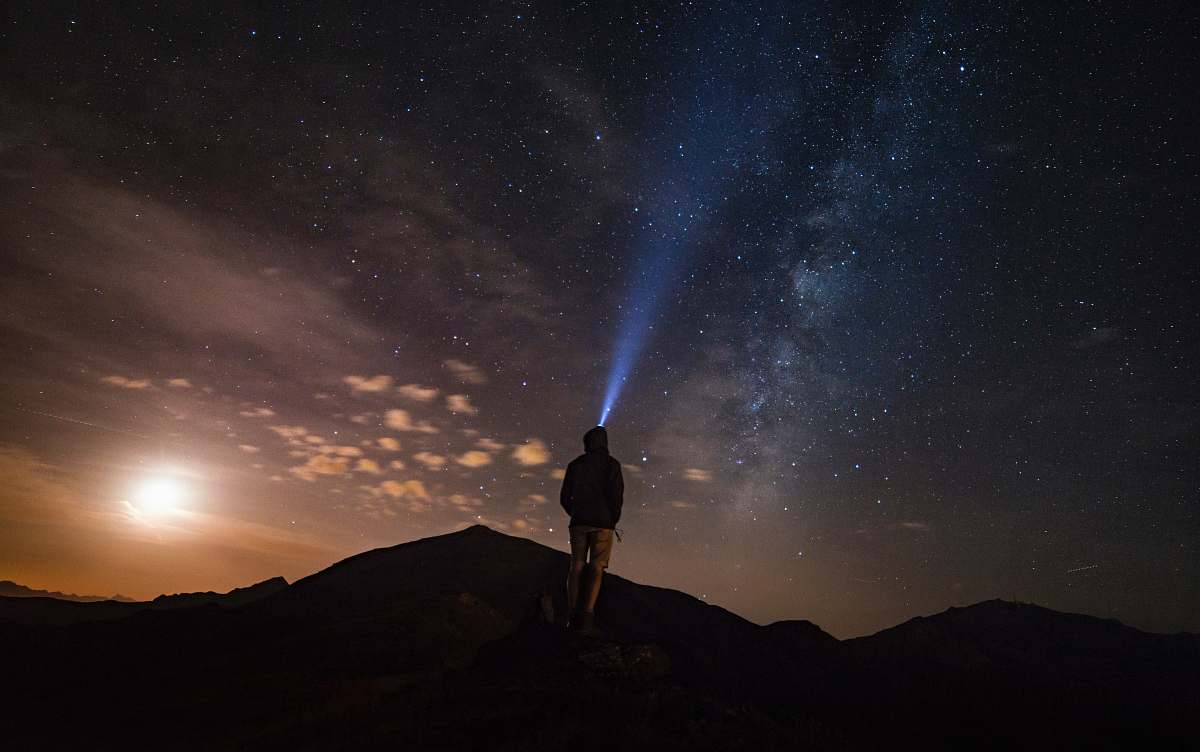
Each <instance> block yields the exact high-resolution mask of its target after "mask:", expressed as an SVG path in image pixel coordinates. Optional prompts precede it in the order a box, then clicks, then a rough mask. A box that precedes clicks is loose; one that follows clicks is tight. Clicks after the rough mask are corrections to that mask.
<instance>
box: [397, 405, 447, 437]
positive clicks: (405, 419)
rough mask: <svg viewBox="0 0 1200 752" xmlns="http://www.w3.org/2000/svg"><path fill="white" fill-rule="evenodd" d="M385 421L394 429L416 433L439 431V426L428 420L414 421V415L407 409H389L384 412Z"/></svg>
mask: <svg viewBox="0 0 1200 752" xmlns="http://www.w3.org/2000/svg"><path fill="white" fill-rule="evenodd" d="M383 422H384V424H386V425H387V427H388V428H391V429H392V430H394V431H405V432H410V433H411V432H416V433H437V432H438V429H437V426H435V425H433V424H431V423H430V422H429V421H427V420H422V421H420V422H419V423H414V422H413V419H412V416H411V415H409V414H408V411H407V410H399V409H397V410H388V411H387V412H386V413H384V414H383Z"/></svg>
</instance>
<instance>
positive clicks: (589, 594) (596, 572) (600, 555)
mask: <svg viewBox="0 0 1200 752" xmlns="http://www.w3.org/2000/svg"><path fill="white" fill-rule="evenodd" d="M612 535H613V534H612V531H611V530H598V531H596V532H594V533H590V534H589V537H590V538H591V540H590V541H589V543H590V544H591V545H589V546H588V548H589V549H590V554H591V556H590V561H589V562H588V569H589V570H590V571H591V577H589V578H588V584H587V589H586V590H585V591H584V600H583V610H584V613H588V614H590V613H592V612H593V611H595V610H596V599H597V598H599V597H600V580H601V579H602V578H603V577H604V570H605V569H607V568H608V559H609V557H610V556H611V555H612Z"/></svg>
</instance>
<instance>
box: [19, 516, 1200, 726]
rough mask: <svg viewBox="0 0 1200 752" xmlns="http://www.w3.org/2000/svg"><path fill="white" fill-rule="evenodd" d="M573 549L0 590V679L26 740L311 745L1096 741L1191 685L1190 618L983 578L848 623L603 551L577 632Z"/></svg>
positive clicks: (479, 544) (510, 543) (405, 548)
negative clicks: (680, 579)
mask: <svg viewBox="0 0 1200 752" xmlns="http://www.w3.org/2000/svg"><path fill="white" fill-rule="evenodd" d="M565 568H566V555H565V554H563V553H561V552H558V551H555V550H553V549H550V548H547V547H545V546H542V545H539V544H537V543H534V542H532V541H529V540H526V539H522V538H516V537H511V536H507V535H503V534H500V533H497V532H495V531H492V530H490V529H488V528H485V527H482V526H476V527H472V528H469V529H466V530H463V531H460V532H457V533H453V534H449V535H443V536H437V537H433V538H427V539H424V540H419V541H414V542H411V543H406V544H402V545H398V546H393V547H390V548H383V549H377V550H374V551H368V552H365V553H362V554H359V555H357V556H353V557H350V558H348V559H346V560H344V561H341V562H339V563H337V564H335V565H333V566H331V567H329V568H328V569H326V570H323V571H321V572H318V573H316V574H314V575H312V576H310V577H306V578H304V579H301V580H299V581H297V582H296V583H294V584H292V585H290V586H289V585H286V583H281V582H279V581H268V583H264V584H262V585H261V586H256V588H254V589H251V590H249V591H248V595H247V594H244V595H243V596H242V597H240V598H239V599H236V600H235V599H233V598H232V597H228V598H225V600H224V602H222V601H220V599H217V600H214V599H213V598H206V597H203V596H199V597H195V598H184V599H179V598H176V599H174V600H169V601H167V602H169V603H172V604H173V606H172V607H169V608H168V607H158V608H154V607H143V608H139V609H137V610H136V611H132V612H130V613H128V614H126V615H121V616H117V617H115V618H108V619H105V620H99V621H78V620H77V621H76V622H75V623H68V622H63V621H62V620H61V619H60V620H59V621H60V623H59V624H58V625H55V624H47V623H42V624H31V623H29V622H30V619H29V618H28V613H26V614H25V617H26V618H25V619H24V621H25V623H18V622H17V621H15V620H13V619H11V618H6V617H5V611H4V610H3V609H0V639H4V640H5V644H6V645H8V646H10V647H11V648H12V650H11V654H12V655H13V656H14V659H13V660H12V661H11V673H10V676H11V677H12V681H11V682H8V683H7V684H8V686H9V687H15V688H18V689H19V691H18V692H15V693H14V695H13V696H12V697H9V698H7V699H6V700H5V704H6V707H9V708H10V709H14V710H15V711H17V712H16V715H15V717H20V718H24V719H26V721H25V722H24V723H23V724H21V725H20V726H19V728H18V730H17V732H16V737H15V738H16V739H18V740H24V741H25V742H27V743H30V744H33V743H37V744H38V745H39V746H42V747H46V746H51V747H54V746H67V745H69V743H70V742H77V741H80V740H81V739H86V741H87V743H88V744H90V745H92V746H99V747H105V746H117V745H118V741H119V740H120V741H123V742H124V743H129V744H135V746H136V743H137V742H138V741H141V742H145V743H150V741H151V740H156V739H161V738H163V735H164V734H170V735H171V739H172V740H173V741H174V742H176V744H175V746H178V747H186V748H212V747H223V748H224V747H230V746H252V747H255V748H264V747H266V748H271V747H280V748H285V747H286V748H297V747H298V748H311V749H321V748H328V747H339V748H341V747H346V746H350V747H371V746H382V745H389V746H396V745H400V744H403V745H404V746H406V747H407V748H414V749H463V748H472V747H475V746H478V745H479V744H481V743H483V742H485V741H486V743H487V745H488V746H489V747H490V748H494V749H543V748H545V749H559V748H563V747H564V746H572V747H576V746H582V747H583V748H585V749H587V748H592V747H590V746H588V744H589V742H587V739H589V738H592V736H593V733H592V732H593V730H594V728H595V726H596V725H597V723H601V724H602V725H603V726H604V728H605V732H604V733H605V736H604V737H603V738H604V739H605V740H607V741H606V743H605V746H606V747H608V746H612V745H614V744H615V745H616V746H618V748H642V747H647V746H654V747H655V748H665V749H795V748H798V747H800V748H812V749H845V748H873V747H876V746H878V745H880V744H882V743H885V742H889V740H890V741H891V742H893V743H894V742H895V740H896V739H897V738H913V737H911V736H908V735H910V734H919V735H920V738H921V739H922V742H921V744H922V746H924V747H930V748H949V747H952V746H958V745H961V744H970V745H971V746H973V747H975V748H979V747H989V746H990V747H995V748H1003V747H1007V746H1012V745H1015V744H1020V745H1021V746H1023V747H1026V748H1029V747H1039V746H1044V747H1050V746H1055V745H1058V744H1063V743H1068V744H1069V745H1070V746H1075V744H1076V743H1082V742H1087V743H1089V744H1092V745H1098V746H1105V745H1106V744H1116V743H1117V742H1118V741H1122V740H1124V741H1128V740H1130V739H1139V740H1143V741H1144V740H1146V739H1151V738H1153V739H1158V740H1161V741H1162V742H1163V743H1169V742H1170V740H1172V739H1176V738H1183V735H1184V734H1185V733H1190V732H1189V731H1188V730H1187V729H1189V728H1190V727H1189V726H1187V725H1186V723H1185V719H1187V718H1190V717H1192V714H1194V713H1195V712H1196V711H1197V709H1200V698H1198V697H1197V693H1196V688H1195V686H1194V685H1195V682H1194V677H1195V676H1196V675H1198V674H1200V639H1198V638H1197V637H1196V636H1195V635H1152V634H1147V633H1144V632H1140V631H1138V630H1135V629H1131V628H1129V627H1125V626H1124V625H1120V624H1118V623H1116V622H1111V621H1106V620H1101V619H1095V618H1092V617H1087V616H1079V615H1072V614H1062V613H1058V612H1054V611H1050V610H1048V609H1042V608H1038V607H1035V606H1029V605H1025V604H1010V603H1004V602H1000V601H991V602H987V603H982V604H978V605H976V606H972V607H969V608H965V609H951V610H949V611H947V612H944V613H942V614H938V615H935V616H931V617H924V618H921V619H914V620H912V621H910V622H906V623H905V624H902V625H898V626H897V627H894V628H892V629H889V630H885V631H883V632H880V633H878V634H876V635H873V636H870V637H865V638H859V639H855V640H848V641H845V642H839V641H838V640H836V639H834V638H833V637H831V636H830V635H828V634H826V633H825V632H823V631H822V630H820V628H819V627H817V626H815V625H813V624H811V623H809V622H804V621H788V622H779V623H776V624H771V625H767V626H759V625H756V624H753V623H751V622H749V621H747V620H745V619H743V618H741V617H739V616H737V615H736V614H733V613H730V612H728V611H726V610H724V609H721V608H719V607H716V606H712V605H709V604H706V603H704V602H703V601H700V600H699V599H696V598H693V597H691V596H688V595H686V594H683V593H680V592H677V591H673V590H667V589H663V588H655V587H650V586H645V585H639V584H637V583H634V582H630V581H628V580H625V579H623V578H620V577H616V576H611V575H610V576H607V577H606V582H605V586H604V588H603V590H602V594H601V599H600V603H599V605H598V618H599V620H600V622H601V623H602V624H603V633H602V634H601V636H600V637H599V638H597V639H582V638H579V637H577V636H575V635H572V634H569V633H566V632H564V631H562V630H561V629H560V628H558V627H557V626H555V625H552V624H548V623H546V618H545V615H546V613H547V612H548V611H551V612H554V613H557V614H561V611H562V608H563V605H564V604H563V600H562V580H563V576H564V572H565ZM237 592H238V591H234V593H237ZM228 596H233V593H231V594H228ZM249 596H253V597H249ZM153 603H157V601H155V602H152V603H151V604H150V606H153ZM0 605H2V604H0ZM8 605H11V604H8ZM68 605H69V607H71V608H75V609H78V608H81V607H89V606H93V605H97V604H68ZM142 605H143V606H146V604H142ZM63 717H70V718H71V719H73V723H71V724H67V725H63V724H61V723H59V722H58V719H61V718H63ZM213 719H219V720H218V721H216V722H214V720H213ZM118 730H119V733H118ZM47 734H51V736H47ZM81 735H82V736H81ZM1031 735H1032V736H1031ZM593 741H594V739H593ZM48 743H49V744H48ZM597 748H598V747H597Z"/></svg>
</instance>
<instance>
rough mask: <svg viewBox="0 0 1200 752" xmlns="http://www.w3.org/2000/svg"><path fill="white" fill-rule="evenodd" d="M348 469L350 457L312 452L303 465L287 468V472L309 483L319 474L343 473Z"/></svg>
mask: <svg viewBox="0 0 1200 752" xmlns="http://www.w3.org/2000/svg"><path fill="white" fill-rule="evenodd" d="M349 470H350V459H349V458H348V457H332V456H330V455H328V454H314V455H313V456H311V457H309V458H308V462H306V463H304V464H303V465H299V466H297V467H293V468H289V472H291V473H292V474H293V475H295V476H296V477H298V478H301V479H303V480H306V481H308V482H309V483H312V482H313V481H315V480H316V479H317V476H320V475H345V474H346V473H347V472H349Z"/></svg>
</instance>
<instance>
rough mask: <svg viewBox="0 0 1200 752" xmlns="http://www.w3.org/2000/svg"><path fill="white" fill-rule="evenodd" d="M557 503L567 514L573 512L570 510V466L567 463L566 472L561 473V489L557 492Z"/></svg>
mask: <svg viewBox="0 0 1200 752" xmlns="http://www.w3.org/2000/svg"><path fill="white" fill-rule="evenodd" d="M558 503H559V504H561V505H562V508H563V510H564V511H566V513H567V514H568V515H570V514H574V512H572V511H571V466H570V465H567V472H566V473H564V474H563V484H562V490H561V491H559V492H558Z"/></svg>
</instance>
